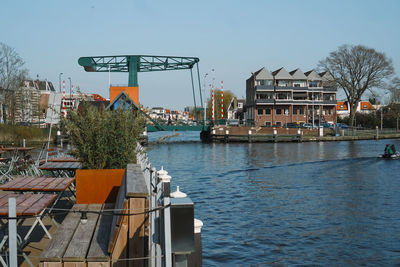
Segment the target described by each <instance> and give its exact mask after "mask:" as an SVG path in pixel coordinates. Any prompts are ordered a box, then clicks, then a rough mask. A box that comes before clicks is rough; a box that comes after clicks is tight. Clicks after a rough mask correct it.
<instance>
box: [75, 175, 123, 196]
mask: <svg viewBox="0 0 400 267" xmlns="http://www.w3.org/2000/svg"><path fill="white" fill-rule="evenodd" d="M124 173H125V169H102V170H76V204H96V203H98V204H102V203H113V202H115V199H116V197H117V194H118V189H119V187H120V186H121V182H122V178H123V177H124Z"/></svg>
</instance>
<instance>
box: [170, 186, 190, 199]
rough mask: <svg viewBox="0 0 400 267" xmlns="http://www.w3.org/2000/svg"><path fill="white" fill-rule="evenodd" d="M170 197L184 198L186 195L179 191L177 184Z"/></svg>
mask: <svg viewBox="0 0 400 267" xmlns="http://www.w3.org/2000/svg"><path fill="white" fill-rule="evenodd" d="M171 197H172V198H185V197H187V195H186V194H185V193H183V192H181V191H179V185H178V186H177V187H176V191H175V192H172V193H171Z"/></svg>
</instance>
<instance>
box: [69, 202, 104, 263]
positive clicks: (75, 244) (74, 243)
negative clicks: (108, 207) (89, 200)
mask: <svg viewBox="0 0 400 267" xmlns="http://www.w3.org/2000/svg"><path fill="white" fill-rule="evenodd" d="M101 206H102V205H101V204H90V205H89V206H88V210H91V211H100V210H101ZM98 218H99V214H95V213H87V223H85V224H83V223H79V224H78V226H77V228H76V231H75V233H74V236H73V237H72V239H71V242H70V243H69V245H68V248H67V250H66V251H65V254H64V261H72V262H77V261H85V259H86V255H87V253H88V251H89V246H90V241H91V240H92V237H93V234H94V231H95V228H96V224H97V220H98ZM64 266H65V264H64Z"/></svg>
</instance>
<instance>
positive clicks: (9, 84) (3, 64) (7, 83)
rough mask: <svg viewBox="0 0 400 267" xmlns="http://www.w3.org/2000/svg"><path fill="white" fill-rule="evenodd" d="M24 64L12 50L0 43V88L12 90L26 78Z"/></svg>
mask: <svg viewBox="0 0 400 267" xmlns="http://www.w3.org/2000/svg"><path fill="white" fill-rule="evenodd" d="M24 64H25V62H24V61H23V60H22V58H21V57H20V56H19V55H18V53H17V52H16V51H15V50H14V48H12V47H10V46H8V45H6V44H4V43H1V42H0V87H2V88H4V89H6V90H14V89H16V88H17V87H18V86H20V84H21V82H22V81H23V80H24V79H25V78H26V76H27V74H28V71H27V70H26V69H24V68H23V66H24Z"/></svg>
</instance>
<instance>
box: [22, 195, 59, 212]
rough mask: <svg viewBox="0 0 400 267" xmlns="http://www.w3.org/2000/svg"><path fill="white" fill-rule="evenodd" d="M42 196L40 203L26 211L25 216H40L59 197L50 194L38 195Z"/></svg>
mask: <svg viewBox="0 0 400 267" xmlns="http://www.w3.org/2000/svg"><path fill="white" fill-rule="evenodd" d="M37 195H40V196H42V197H41V198H40V199H39V201H37V202H36V203H34V204H33V205H32V206H30V207H29V208H27V209H26V210H24V215H38V214H39V213H40V212H41V211H42V210H43V209H45V208H47V207H48V206H49V205H50V204H51V203H52V202H53V201H54V200H56V198H57V195H52V194H51V195H50V194H37Z"/></svg>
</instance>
